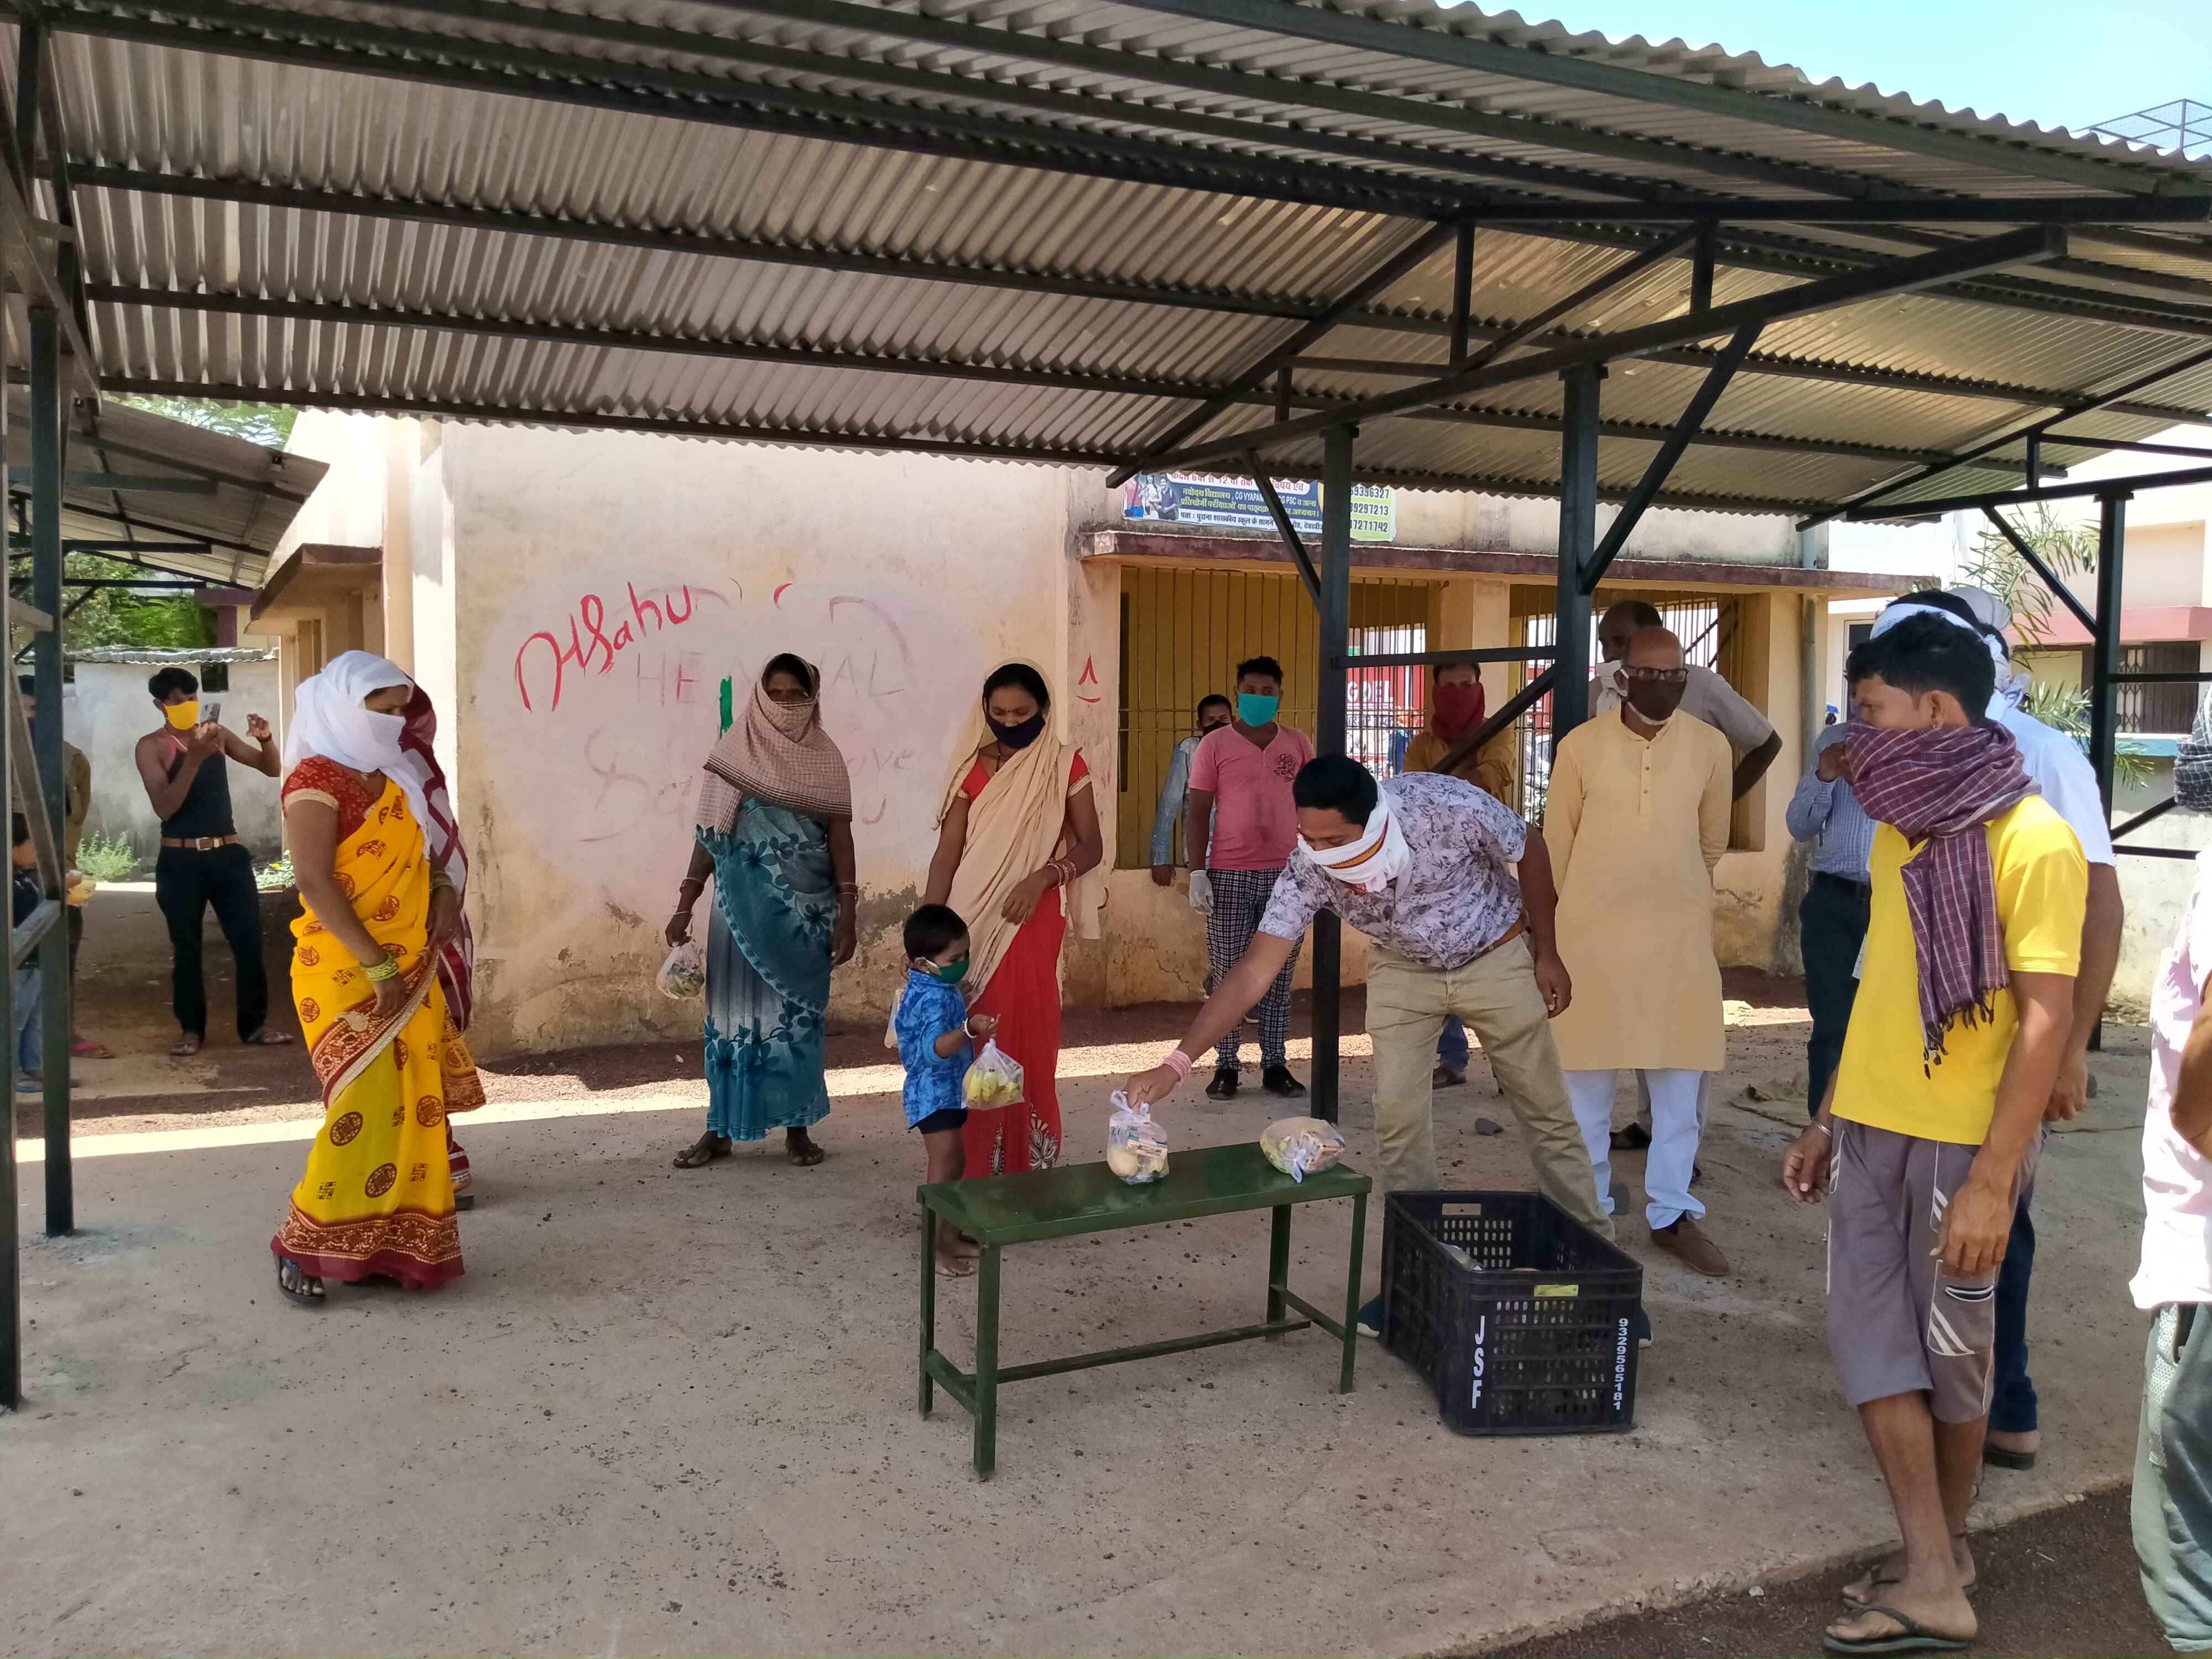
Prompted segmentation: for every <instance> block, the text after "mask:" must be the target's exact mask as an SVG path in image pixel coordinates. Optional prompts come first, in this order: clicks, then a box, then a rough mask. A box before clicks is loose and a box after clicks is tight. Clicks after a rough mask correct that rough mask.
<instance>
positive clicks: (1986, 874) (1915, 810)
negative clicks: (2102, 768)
mask: <svg viewBox="0 0 2212 1659" xmlns="http://www.w3.org/2000/svg"><path fill="white" fill-rule="evenodd" d="M1844 747H1845V750H1846V751H1847V752H1848V753H1849V755H1850V763H1851V792H1852V793H1854V794H1855V795H1857V797H1858V803H1859V805H1860V806H1861V807H1862V808H1863V809H1864V810H1865V811H1866V814H1867V816H1868V817H1870V818H1873V819H1874V820H1875V822H1876V823H1887V824H1888V825H1890V826H1891V827H1892V828H1893V829H1895V830H1896V831H1897V832H1898V833H1899V835H1901V836H1904V837H1905V840H1907V841H1909V842H1926V843H1927V844H1926V845H1925V846H1923V847H1922V848H1920V850H1919V851H1918V852H1917V853H1915V854H1913V855H1912V856H1911V857H1910V858H1909V859H1907V860H1905V867H1904V868H1903V869H1902V870H1901V871H1900V872H1899V875H1900V876H1901V877H1902V878H1904V882H1905V912H1906V914H1907V915H1910V916H1911V919H1912V948H1913V961H1914V965H1915V966H1916V967H1917V968H1918V969H1919V970H1920V1024H1921V1036H1922V1040H1923V1043H1924V1044H1925V1048H1924V1051H1923V1059H1924V1060H1925V1061H1926V1062H1927V1063H1928V1064H1929V1065H1931V1066H1932V1065H1934V1064H1936V1062H1937V1061H1938V1060H1942V1057H1943V1034H1944V1032H1945V1031H1946V1030H1948V1029H1949V1026H1950V1024H1951V1022H1952V1021H1953V1020H1954V1018H1963V1019H1964V1020H1965V1021H1966V1024H1968V1025H1970V1026H1971V1025H1972V1024H1974V1022H1975V1021H1976V1020H1977V1019H1978V1018H1979V1019H1987V1018H1989V1017H1990V1012H1991V1004H1990V998H1991V997H1992V996H1994V995H1995V994H1996V993H1997V992H1998V991H2001V990H2002V989H2003V988H2004V987H2005V986H2006V985H2007V984H2008V982H2009V981H2008V975H2006V973H2005V960H2004V929H2003V927H2002V925H2001V924H2000V922H1999V921H1998V919H1997V885H1996V872H1995V871H1994V870H1993V869H1992V868H1991V867H1990V843H1989V837H1988V836H1987V835H1985V834H1984V830H1983V826H1984V825H1985V824H1986V823H1988V822H1989V821H1990V819H1991V818H1993V817H1996V816H1997V815H1998V814H1999V813H2001V812H2005V811H2009V810H2011V809H2012V808H2013V807H2014V806H2016V805H2019V803H2020V802H2021V800H2022V799H2024V798H2025V797H2027V796H2029V795H2033V794H2037V793H2041V792H2040V788H2039V786H2038V785H2037V784H2036V783H2035V782H2033V781H2032V780H2031V779H2030V778H2029V777H2028V775H2027V770H2026V769H2025V768H2023V767H2022V766H2021V763H2020V747H2019V745H2018V744H2015V743H2014V741H2013V737H2012V733H2011V732H2008V731H2006V730H2005V729H2004V727H2002V726H1923V727H1920V728H1919V729H1917V730H1915V731H1909V732H1893V731H1886V730H1884V729H1882V728H1881V727H1879V726H1863V725H1860V724H1857V723H1856V722H1855V723H1854V724H1853V725H1852V726H1851V728H1850V735H1849V736H1848V737H1847V738H1845V739H1844Z"/></svg>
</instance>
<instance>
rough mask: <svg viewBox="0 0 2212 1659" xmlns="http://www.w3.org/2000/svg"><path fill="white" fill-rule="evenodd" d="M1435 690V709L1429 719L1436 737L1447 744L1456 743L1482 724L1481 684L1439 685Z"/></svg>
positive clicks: (1478, 682)
mask: <svg viewBox="0 0 2212 1659" xmlns="http://www.w3.org/2000/svg"><path fill="white" fill-rule="evenodd" d="M1435 690H1436V707H1435V708H1434V710H1433V711H1432V713H1431V716H1430V718H1431V722H1432V723H1433V724H1434V725H1435V726H1436V728H1437V736H1438V737H1440V738H1443V739H1444V740H1445V741H1446V742H1447V743H1457V742H1458V741H1459V740H1460V739H1461V738H1464V737H1466V736H1468V734H1469V733H1471V732H1474V730H1475V729H1476V728H1477V727H1478V726H1480V725H1481V724H1482V712H1483V702H1482V682H1481V681H1480V680H1477V681H1476V682H1475V683H1474V684H1472V685H1439V686H1437V687H1436V688H1435Z"/></svg>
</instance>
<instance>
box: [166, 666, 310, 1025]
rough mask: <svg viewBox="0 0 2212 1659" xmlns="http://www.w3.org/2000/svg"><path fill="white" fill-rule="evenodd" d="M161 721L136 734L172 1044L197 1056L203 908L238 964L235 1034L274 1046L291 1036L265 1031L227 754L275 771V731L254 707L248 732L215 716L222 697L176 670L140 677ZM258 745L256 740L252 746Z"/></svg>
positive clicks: (253, 890)
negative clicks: (175, 1027)
mask: <svg viewBox="0 0 2212 1659" xmlns="http://www.w3.org/2000/svg"><path fill="white" fill-rule="evenodd" d="M146 689H147V690H149V692H151V693H152V694H153V697H154V706H155V708H159V709H160V710H161V720H162V724H161V726H160V727H159V728H158V729H157V730H155V731H152V732H148V733H147V734H146V735H145V736H144V737H143V738H139V739H138V747H137V762H138V776H139V779H140V781H142V782H143V783H144V784H145V786H146V794H147V797H148V799H150V800H151V801H152V802H153V804H154V816H155V817H157V818H159V819H161V853H160V854H159V856H157V857H156V858H155V861H154V901H155V903H157V904H159V905H160V906H161V917H162V920H163V921H167V923H168V925H169V949H170V952H171V957H172V966H171V973H170V983H171V987H172V990H173V998H174V1006H175V1008H176V1012H177V1024H179V1026H180V1027H182V1028H183V1030H182V1033H181V1035H180V1036H179V1037H178V1039H177V1041H176V1043H175V1045H174V1046H173V1047H172V1048H170V1050H169V1052H170V1053H171V1054H174V1055H176V1056H178V1057H179V1058H182V1057H184V1056H185V1055H188V1054H197V1053H198V1052H199V1049H200V1045H201V1044H202V1043H204V1042H206V1041H207V981H206V977H205V975H204V973H203V971H202V969H201V966H200V933H201V929H202V927H204V923H205V919H206V915H207V908H208V906H209V905H210V904H212V905H213V906H214V907H215V915H216V923H217V924H218V925H219V926H220V927H222V936H223V939H225V940H226V941H227V942H228V944H229V945H230V954H231V957H232V959H233V960H234V961H235V962H236V963H237V964H238V1038H239V1041H240V1042H249V1043H265V1044H270V1045H274V1044H278V1043H285V1042H290V1041H291V1040H292V1039H291V1037H290V1036H289V1035H288V1034H287V1033H285V1032H283V1031H272V1030H270V1029H269V1027H268V1025H267V1024H266V1023H265V1022H266V1021H267V1019H268V1016H269V974H268V970H267V969H265V968H264V966H263V965H262V960H261V894H260V890H258V888H257V887H256V886H255V885H254V883H253V855H252V854H250V853H248V852H247V851H246V848H245V846H244V845H243V844H242V843H241V842H240V841H239V839H238V825H237V822H236V820H235V819H234V817H232V816H231V810H230V775H229V768H228V764H227V762H228V761H236V762H238V763H240V765H242V766H250V767H252V768H253V769H254V770H256V771H257V772H261V773H264V774H265V775H268V776H270V777H272V778H273V777H276V776H277V775H279V773H280V772H281V771H282V770H283V767H282V764H281V763H280V761H279V759H278V757H277V751H276V738H275V735H274V734H273V733H272V732H270V729H269V722H268V721H267V720H264V719H262V718H261V716H260V715H258V714H248V715H247V716H246V735H247V737H250V738H252V739H253V743H252V744H248V743H247V742H246V738H240V737H239V736H238V735H237V734H235V733H234V732H228V731H225V730H224V729H223V727H222V725H221V724H220V723H218V721H217V720H216V716H217V715H218V714H221V713H222V707H221V705H220V704H210V705H209V706H208V707H207V708H205V709H203V708H201V706H200V683H199V681H198V680H197V678H194V677H193V675H192V674H191V671H189V670H187V669H183V668H164V669H162V670H161V671H160V672H158V673H156V674H155V676H154V677H153V678H151V679H149V680H148V681H147V682H146ZM255 745H258V747H257V746H255Z"/></svg>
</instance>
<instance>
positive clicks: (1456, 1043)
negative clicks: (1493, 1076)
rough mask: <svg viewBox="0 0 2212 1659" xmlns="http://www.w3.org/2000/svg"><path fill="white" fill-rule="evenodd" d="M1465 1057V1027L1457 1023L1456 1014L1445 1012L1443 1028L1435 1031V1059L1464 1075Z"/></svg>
mask: <svg viewBox="0 0 2212 1659" xmlns="http://www.w3.org/2000/svg"><path fill="white" fill-rule="evenodd" d="M1467 1059H1468V1048H1467V1027H1466V1026H1464V1025H1462V1024H1460V1023H1459V1016H1458V1015H1457V1014H1447V1015H1445V1016H1444V1029H1443V1030H1441V1031H1439V1032H1438V1033H1437V1063H1438V1064H1439V1065H1441V1066H1447V1067H1449V1069H1450V1070H1452V1071H1455V1072H1457V1073H1461V1074H1462V1076H1464V1075H1465V1074H1466V1072H1467Z"/></svg>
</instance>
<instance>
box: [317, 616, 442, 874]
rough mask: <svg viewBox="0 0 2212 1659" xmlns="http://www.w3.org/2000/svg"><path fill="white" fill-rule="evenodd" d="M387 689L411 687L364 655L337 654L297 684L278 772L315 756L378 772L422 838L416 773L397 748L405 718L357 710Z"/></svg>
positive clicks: (395, 669) (391, 668)
mask: <svg viewBox="0 0 2212 1659" xmlns="http://www.w3.org/2000/svg"><path fill="white" fill-rule="evenodd" d="M392 685H404V686H405V687H406V688H407V689H408V690H409V692H410V694H412V692H413V690H414V689H415V682H414V680H413V679H412V678H410V676H409V675H408V673H407V671H405V670H404V669H403V668H401V667H400V666H399V665H398V663H395V662H393V661H392V660H390V659H388V658H385V657H373V656H371V655H369V653H368V652H366V651H342V652H340V653H338V654H337V656H335V657H333V658H331V660H330V661H329V662H328V663H326V664H325V665H324V666H323V671H322V672H321V673H319V674H310V675H309V676H308V677H307V678H306V679H304V680H301V682H300V684H299V688H298V690H295V691H294V692H293V693H292V720H291V724H290V725H289V726H286V727H285V728H284V769H285V770H286V771H288V772H289V771H290V770H291V769H293V768H294V767H295V766H297V765H298V764H299V763H301V761H303V760H306V759H307V758H308V757H311V756H315V755H320V756H321V757H323V758H324V759H325V760H333V761H336V762H337V763H338V764H339V765H341V766H350V767H351V768H353V769H354V770H355V771H356V772H381V773H383V774H384V775H386V777H388V778H390V779H392V781H394V782H395V783H397V784H398V786H399V787H400V789H401V791H402V792H403V793H405V795H406V797H407V806H408V810H409V811H411V812H413V813H414V815H415V822H416V823H418V824H420V825H422V826H424V834H426V835H427V834H428V824H429V823H430V813H429V805H428V802H427V801H425V800H424V799H423V798H422V778H421V777H420V776H418V775H416V774H417V771H418V769H416V768H414V767H410V765H408V764H407V757H406V756H405V754H404V752H403V751H402V750H401V749H400V747H399V734H400V733H401V732H404V731H405V730H406V729H407V719H406V716H404V714H374V713H372V712H371V711H369V710H368V709H367V708H363V707H362V702H363V700H364V699H365V698H367V697H368V695H369V694H370V693H371V692H373V691H381V690H384V689H385V688H386V686H392Z"/></svg>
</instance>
